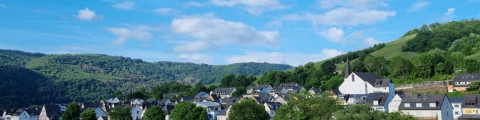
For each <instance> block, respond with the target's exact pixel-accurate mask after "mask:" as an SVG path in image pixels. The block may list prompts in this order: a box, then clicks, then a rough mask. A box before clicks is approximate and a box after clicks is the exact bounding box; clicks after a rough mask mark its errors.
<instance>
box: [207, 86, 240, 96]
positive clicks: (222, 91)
mask: <svg viewBox="0 0 480 120" xmlns="http://www.w3.org/2000/svg"><path fill="white" fill-rule="evenodd" d="M234 89H235V87H229V88H216V89H215V90H213V93H212V94H216V95H230V94H232V92H233V90H234Z"/></svg>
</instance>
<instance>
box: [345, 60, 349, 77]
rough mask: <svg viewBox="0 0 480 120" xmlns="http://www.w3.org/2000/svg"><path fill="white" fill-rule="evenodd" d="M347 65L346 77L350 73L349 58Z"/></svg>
mask: <svg viewBox="0 0 480 120" xmlns="http://www.w3.org/2000/svg"><path fill="white" fill-rule="evenodd" d="M345 66H347V67H346V68H345V78H347V77H348V76H349V75H350V61H348V58H347V65H345Z"/></svg>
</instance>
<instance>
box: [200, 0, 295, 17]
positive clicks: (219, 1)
mask: <svg viewBox="0 0 480 120" xmlns="http://www.w3.org/2000/svg"><path fill="white" fill-rule="evenodd" d="M209 2H210V3H211V4H213V5H216V6H224V7H234V6H239V7H240V8H242V9H243V10H245V11H247V12H248V13H250V14H252V15H261V14H262V13H263V11H264V10H265V9H267V10H279V9H286V8H288V6H285V5H283V4H281V3H280V2H279V1H278V0H210V1H209Z"/></svg>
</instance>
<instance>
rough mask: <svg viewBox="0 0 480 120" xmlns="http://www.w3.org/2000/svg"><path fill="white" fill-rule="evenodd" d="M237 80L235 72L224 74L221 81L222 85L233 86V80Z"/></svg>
mask: <svg viewBox="0 0 480 120" xmlns="http://www.w3.org/2000/svg"><path fill="white" fill-rule="evenodd" d="M233 81H236V76H235V75H234V74H228V75H225V76H223V78H222V81H220V86H221V87H231V86H232V84H231V83H232V82H233Z"/></svg>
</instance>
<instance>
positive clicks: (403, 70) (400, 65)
mask: <svg viewBox="0 0 480 120" xmlns="http://www.w3.org/2000/svg"><path fill="white" fill-rule="evenodd" d="M388 68H389V71H390V74H391V75H392V76H393V77H399V76H400V77H402V78H405V77H406V76H407V75H409V74H410V72H412V70H413V64H412V62H410V60H408V59H407V58H405V57H402V56H395V57H393V58H392V59H391V62H390V64H389V67H388Z"/></svg>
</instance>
